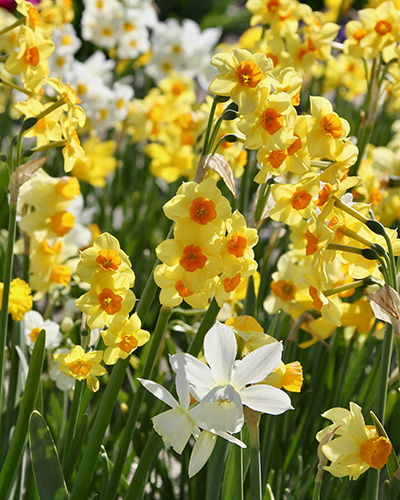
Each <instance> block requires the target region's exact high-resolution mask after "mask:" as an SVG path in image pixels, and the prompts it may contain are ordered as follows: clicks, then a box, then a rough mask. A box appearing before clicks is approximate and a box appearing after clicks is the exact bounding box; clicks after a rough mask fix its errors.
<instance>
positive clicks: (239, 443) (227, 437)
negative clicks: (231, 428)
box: [216, 431, 247, 448]
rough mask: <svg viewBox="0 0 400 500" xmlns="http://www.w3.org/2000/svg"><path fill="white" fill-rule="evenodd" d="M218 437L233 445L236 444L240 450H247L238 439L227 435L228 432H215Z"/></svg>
mask: <svg viewBox="0 0 400 500" xmlns="http://www.w3.org/2000/svg"><path fill="white" fill-rule="evenodd" d="M216 434H217V435H218V436H220V437H222V438H223V439H226V440H227V441H229V442H230V443H233V444H237V445H238V446H240V447H241V448H247V446H246V445H245V444H244V443H243V441H240V439H238V438H235V437H234V436H232V435H231V434H229V433H228V432H222V431H221V432H217V433H216Z"/></svg>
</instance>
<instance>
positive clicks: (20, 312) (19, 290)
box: [0, 278, 33, 321]
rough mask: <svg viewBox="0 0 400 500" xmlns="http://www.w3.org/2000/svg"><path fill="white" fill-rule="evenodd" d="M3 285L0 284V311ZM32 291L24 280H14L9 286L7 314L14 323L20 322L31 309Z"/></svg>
mask: <svg viewBox="0 0 400 500" xmlns="http://www.w3.org/2000/svg"><path fill="white" fill-rule="evenodd" d="M3 288H4V283H0V309H1V303H2V299H3ZM32 305H33V302H32V291H31V289H30V287H29V285H28V283H26V282H25V281H24V280H21V279H20V278H15V279H13V280H12V281H11V284H10V296H9V299H8V312H9V314H11V317H12V319H13V320H14V321H21V320H22V319H23V317H24V315H25V314H26V313H27V312H28V311H30V310H31V309H32Z"/></svg>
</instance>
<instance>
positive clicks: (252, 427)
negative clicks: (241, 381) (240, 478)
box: [244, 406, 262, 500]
mask: <svg viewBox="0 0 400 500" xmlns="http://www.w3.org/2000/svg"><path fill="white" fill-rule="evenodd" d="M244 414H245V418H246V422H247V429H248V431H249V444H250V498H251V500H261V498H262V488H261V460H260V435H259V428H258V412H256V411H254V410H252V409H250V408H248V407H247V406H245V407H244Z"/></svg>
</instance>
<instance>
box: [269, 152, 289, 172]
mask: <svg viewBox="0 0 400 500" xmlns="http://www.w3.org/2000/svg"><path fill="white" fill-rule="evenodd" d="M286 158H287V154H286V150H284V149H283V150H280V151H272V152H271V154H270V155H269V158H268V161H269V162H270V164H271V167H272V168H279V167H280V166H281V165H282V163H283V162H284V161H285V160H286Z"/></svg>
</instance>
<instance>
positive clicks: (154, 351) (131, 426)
mask: <svg viewBox="0 0 400 500" xmlns="http://www.w3.org/2000/svg"><path fill="white" fill-rule="evenodd" d="M171 312H172V309H171V308H170V307H165V306H162V307H161V309H160V313H159V316H158V321H157V324H156V328H155V331H154V333H153V335H152V342H151V347H150V350H149V353H148V355H147V359H146V363H145V365H144V368H143V371H142V373H141V376H142V377H143V378H145V379H151V378H152V375H153V371H154V364H155V361H156V359H157V356H158V352H159V350H160V346H161V342H162V340H163V338H164V333H165V330H166V328H167V325H168V320H169V318H170V316H171ZM145 393H146V389H145V388H144V386H142V384H139V385H138V388H137V390H136V394H135V398H134V400H133V404H132V406H131V409H130V411H129V416H128V420H127V422H126V424H125V431H124V435H123V436H122V439H121V441H120V445H119V448H118V455H117V458H116V460H115V463H114V468H113V471H112V473H111V477H110V481H109V483H108V487H107V491H106V494H105V498H108V499H111V498H115V496H116V494H117V489H118V483H119V481H120V478H121V475H122V470H123V467H124V465H125V461H126V457H127V455H128V450H129V446H130V444H131V442H132V438H133V435H134V432H135V429H136V423H137V421H138V417H139V413H140V409H141V407H142V404H143V399H144V395H145Z"/></svg>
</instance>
